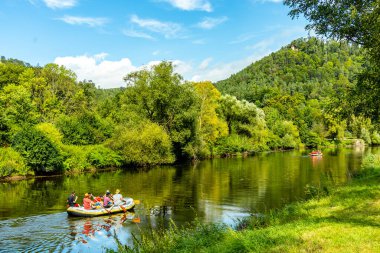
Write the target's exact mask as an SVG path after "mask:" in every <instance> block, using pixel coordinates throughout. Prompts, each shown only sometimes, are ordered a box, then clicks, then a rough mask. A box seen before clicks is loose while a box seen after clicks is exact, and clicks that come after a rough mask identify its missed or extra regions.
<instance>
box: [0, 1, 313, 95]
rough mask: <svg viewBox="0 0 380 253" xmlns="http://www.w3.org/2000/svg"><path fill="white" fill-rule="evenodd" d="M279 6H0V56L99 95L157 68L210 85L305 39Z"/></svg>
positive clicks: (300, 28) (117, 3)
mask: <svg viewBox="0 0 380 253" xmlns="http://www.w3.org/2000/svg"><path fill="white" fill-rule="evenodd" d="M288 12H289V9H288V8H287V7H286V6H284V5H283V4H282V1H281V0H1V1H0V30H1V31H2V33H1V36H0V55H3V56H5V57H7V58H17V59H20V60H23V61H26V62H29V63H31V64H33V65H37V64H38V65H40V66H43V65H45V64H47V63H51V62H55V63H57V64H60V65H65V66H66V67H68V68H70V69H72V70H73V71H74V72H75V73H77V76H78V79H79V80H82V79H88V80H93V81H94V82H95V83H96V85H98V86H100V87H102V88H111V87H120V86H124V83H123V81H122V77H123V76H125V75H126V74H128V73H129V72H131V71H136V70H139V69H141V68H143V67H146V66H151V65H152V64H155V63H157V62H159V61H162V60H169V61H173V62H174V64H175V65H176V71H177V72H178V73H180V74H181V75H182V76H183V77H184V78H185V79H186V80H191V81H203V80H211V81H218V80H222V79H225V78H227V77H229V76H230V75H231V74H233V73H236V72H238V71H239V70H241V69H242V68H244V67H246V66H247V65H249V64H250V63H252V62H253V61H256V60H258V59H260V58H262V57H263V56H265V55H268V54H269V53H271V52H273V51H276V50H278V49H279V48H281V47H282V46H285V45H287V44H288V43H290V42H291V41H292V40H294V39H296V38H299V37H306V36H307V32H306V31H305V30H304V26H305V24H306V22H305V20H304V19H302V18H301V19H296V20H292V19H291V18H290V17H289V16H288V15H287V14H288Z"/></svg>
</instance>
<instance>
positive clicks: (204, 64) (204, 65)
mask: <svg viewBox="0 0 380 253" xmlns="http://www.w3.org/2000/svg"><path fill="white" fill-rule="evenodd" d="M212 60H213V59H212V58H211V57H209V58H206V59H204V60H203V61H202V62H201V64H199V69H202V70H203V69H206V68H207V67H208V66H209V65H210V62H211V61H212Z"/></svg>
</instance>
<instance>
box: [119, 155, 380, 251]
mask: <svg viewBox="0 0 380 253" xmlns="http://www.w3.org/2000/svg"><path fill="white" fill-rule="evenodd" d="M363 167H364V168H363V171H362V173H361V174H360V175H358V176H356V178H355V179H354V180H353V181H352V182H350V183H349V184H347V185H345V186H341V187H339V188H335V189H332V190H330V191H329V192H328V191H321V192H319V193H318V194H315V195H313V197H312V199H310V200H308V201H306V202H299V203H294V204H290V205H287V206H286V207H284V208H283V209H281V210H276V211H272V212H270V213H267V214H265V215H254V216H252V217H250V218H249V219H246V220H242V221H240V222H239V224H238V226H237V228H236V229H231V228H228V227H226V226H224V225H218V224H197V225H196V226H195V227H194V228H188V229H178V228H175V227H173V228H172V229H170V230H169V231H166V232H163V233H161V234H160V233H146V234H143V236H142V240H139V241H136V242H135V247H134V248H129V247H127V246H121V245H120V247H119V250H118V252H379V249H380V229H379V228H380V184H379V182H380V156H373V155H372V156H369V157H367V158H366V159H365V161H364V162H363Z"/></svg>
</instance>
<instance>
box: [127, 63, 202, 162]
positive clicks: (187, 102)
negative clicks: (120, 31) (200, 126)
mask: <svg viewBox="0 0 380 253" xmlns="http://www.w3.org/2000/svg"><path fill="white" fill-rule="evenodd" d="M124 80H125V81H126V82H127V85H128V87H127V88H126V89H125V92H124V94H123V97H122V98H121V104H122V106H123V109H125V110H130V111H133V112H135V113H136V114H138V115H141V116H142V117H144V118H146V119H149V120H150V121H151V122H154V123H157V124H159V125H160V126H162V127H163V128H164V129H165V131H167V132H168V133H169V136H170V139H171V141H172V142H173V145H174V151H175V153H176V155H177V157H179V156H181V155H183V149H184V147H186V146H187V145H188V144H189V143H191V142H192V141H193V140H194V139H195V136H196V120H197V112H198V111H197V102H198V101H197V97H196V94H195V92H194V88H193V86H192V85H190V84H187V83H185V84H183V83H182V77H181V76H180V75H179V74H176V73H174V67H173V65H172V63H170V62H161V63H160V64H158V65H155V66H153V67H152V68H151V70H147V69H144V70H140V71H137V72H133V73H131V74H128V75H127V76H126V77H125V78H124Z"/></svg>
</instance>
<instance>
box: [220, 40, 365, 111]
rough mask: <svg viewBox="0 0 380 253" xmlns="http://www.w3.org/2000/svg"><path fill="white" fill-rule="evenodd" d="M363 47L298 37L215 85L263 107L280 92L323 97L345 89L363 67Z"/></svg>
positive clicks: (224, 92) (306, 97)
mask: <svg viewBox="0 0 380 253" xmlns="http://www.w3.org/2000/svg"><path fill="white" fill-rule="evenodd" d="M362 58H363V56H362V49H361V48H360V47H358V46H356V45H350V44H347V43H340V42H336V41H332V40H330V41H322V40H319V39H317V38H308V39H297V40H295V41H293V42H292V43H290V44H289V45H287V46H285V47H283V48H281V49H280V50H279V51H277V52H274V53H272V54H270V55H269V56H266V57H264V58H263V59H261V60H259V61H257V62H255V63H252V64H251V65H249V66H248V67H246V68H245V69H243V70H241V71H240V72H238V73H236V74H233V75H231V76H230V77H229V78H227V79H225V80H223V81H219V82H217V83H216V84H215V86H216V87H217V88H218V89H219V90H220V91H221V92H222V93H223V94H230V95H234V96H236V97H237V98H238V99H245V100H248V101H250V102H254V103H255V104H256V105H258V106H260V107H264V106H266V101H268V100H269V99H271V98H273V97H276V96H278V95H294V94H299V95H303V96H304V98H305V99H306V100H309V99H317V100H321V99H323V98H326V97H328V96H334V95H335V94H338V95H339V93H342V92H344V90H345V89H347V88H348V87H350V86H351V85H353V83H354V80H355V78H354V77H355V75H356V73H358V71H359V70H360V69H361V62H362Z"/></svg>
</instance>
